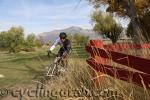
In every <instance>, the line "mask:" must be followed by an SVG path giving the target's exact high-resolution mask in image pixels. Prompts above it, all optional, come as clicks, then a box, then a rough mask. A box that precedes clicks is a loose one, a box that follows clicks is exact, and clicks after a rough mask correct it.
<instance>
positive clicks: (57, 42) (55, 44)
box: [49, 39, 60, 51]
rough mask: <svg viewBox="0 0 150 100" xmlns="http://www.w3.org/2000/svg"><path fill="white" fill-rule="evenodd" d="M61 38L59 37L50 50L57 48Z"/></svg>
mask: <svg viewBox="0 0 150 100" xmlns="http://www.w3.org/2000/svg"><path fill="white" fill-rule="evenodd" d="M59 41H60V40H59V39H57V40H56V41H55V42H54V44H53V45H52V46H51V47H50V48H49V50H50V51H53V50H54V49H55V47H56V46H57V45H58V44H59Z"/></svg>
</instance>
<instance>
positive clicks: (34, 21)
mask: <svg viewBox="0 0 150 100" xmlns="http://www.w3.org/2000/svg"><path fill="white" fill-rule="evenodd" d="M79 2H80V0H0V14H1V15H0V31H5V30H8V29H9V28H10V27H12V26H22V27H24V29H25V33H26V34H30V33H35V34H38V33H42V32H48V31H52V30H55V29H63V28H68V27H71V26H79V27H81V28H85V29H92V27H93V26H92V24H91V21H90V14H91V13H92V11H93V10H94V8H93V7H92V6H91V5H89V3H88V2H87V1H86V0H81V2H80V3H79ZM102 9H103V10H104V8H102ZM118 21H120V22H121V23H122V25H124V26H126V24H127V23H126V22H125V21H124V20H121V19H119V20H118Z"/></svg>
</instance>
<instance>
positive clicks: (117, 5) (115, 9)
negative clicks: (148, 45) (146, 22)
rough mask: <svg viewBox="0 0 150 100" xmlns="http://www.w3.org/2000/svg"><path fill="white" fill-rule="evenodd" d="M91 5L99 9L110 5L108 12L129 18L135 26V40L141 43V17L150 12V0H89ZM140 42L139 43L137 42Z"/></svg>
mask: <svg viewBox="0 0 150 100" xmlns="http://www.w3.org/2000/svg"><path fill="white" fill-rule="evenodd" d="M88 1H89V2H90V3H92V4H93V5H95V7H99V6H100V5H101V4H103V5H106V4H107V5H108V8H107V11H108V12H111V13H116V14H117V15H119V16H121V17H126V16H127V17H129V18H130V19H131V23H132V26H133V40H134V42H135V43H140V42H141V41H142V40H141V39H142V34H143V30H142V27H141V23H140V20H139V17H142V16H143V15H144V14H145V12H147V11H148V10H149V6H150V1H149V0H88ZM137 40H139V41H137Z"/></svg>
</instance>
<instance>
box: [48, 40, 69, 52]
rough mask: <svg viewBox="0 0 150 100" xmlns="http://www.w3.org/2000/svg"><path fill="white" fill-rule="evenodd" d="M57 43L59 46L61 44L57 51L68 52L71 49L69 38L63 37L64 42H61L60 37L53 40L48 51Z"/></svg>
mask: <svg viewBox="0 0 150 100" xmlns="http://www.w3.org/2000/svg"><path fill="white" fill-rule="evenodd" d="M57 45H60V46H61V48H60V50H59V51H61V52H62V53H63V52H65V51H66V52H67V53H69V52H70V50H71V42H70V40H68V39H65V41H64V42H61V39H60V38H58V39H56V41H55V42H54V44H53V45H52V46H51V47H50V49H49V50H50V51H53V50H54V49H55V47H56V46H57Z"/></svg>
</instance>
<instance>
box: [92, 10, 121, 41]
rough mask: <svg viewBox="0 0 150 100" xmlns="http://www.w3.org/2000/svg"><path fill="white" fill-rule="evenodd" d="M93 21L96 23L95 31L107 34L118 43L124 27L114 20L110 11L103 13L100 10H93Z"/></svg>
mask: <svg viewBox="0 0 150 100" xmlns="http://www.w3.org/2000/svg"><path fill="white" fill-rule="evenodd" d="M91 19H92V21H93V22H94V23H95V25H94V28H93V29H94V31H97V32H98V33H99V34H102V35H103V36H104V35H105V36H107V37H108V38H110V39H111V40H112V43H116V42H117V40H118V38H119V35H120V34H121V32H122V30H123V28H122V26H121V25H120V24H117V22H116V21H115V20H114V18H113V16H112V15H111V14H108V13H102V12H100V11H99V10H96V11H94V12H93V14H92V16H91Z"/></svg>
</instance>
